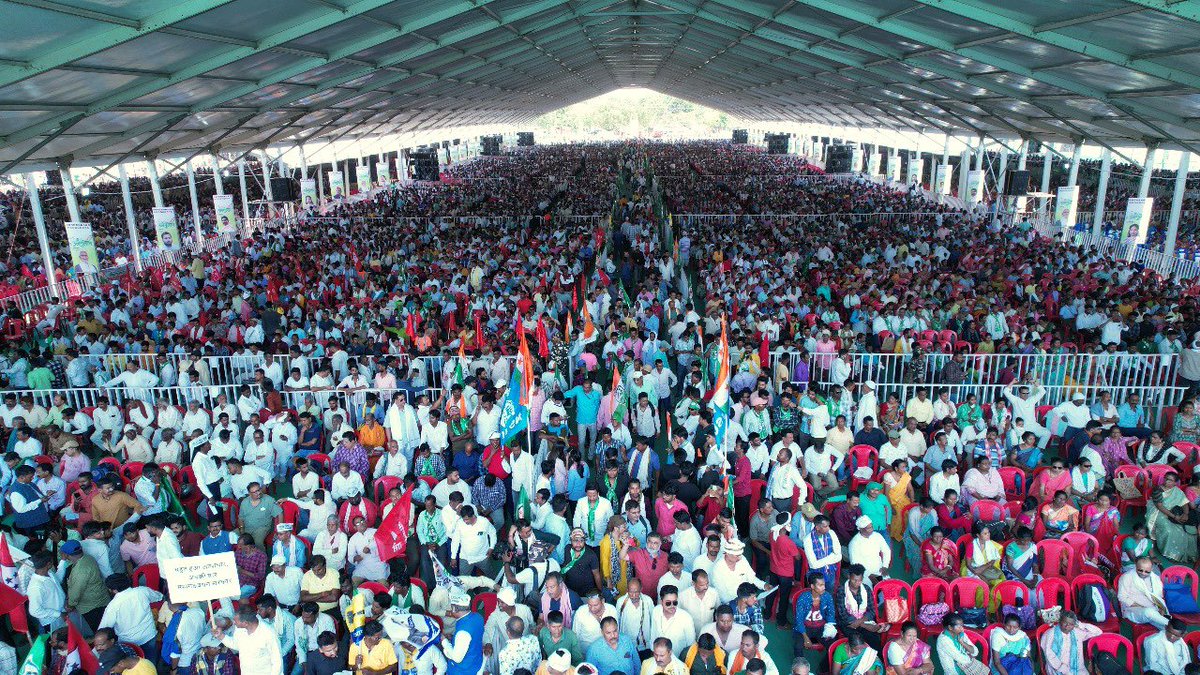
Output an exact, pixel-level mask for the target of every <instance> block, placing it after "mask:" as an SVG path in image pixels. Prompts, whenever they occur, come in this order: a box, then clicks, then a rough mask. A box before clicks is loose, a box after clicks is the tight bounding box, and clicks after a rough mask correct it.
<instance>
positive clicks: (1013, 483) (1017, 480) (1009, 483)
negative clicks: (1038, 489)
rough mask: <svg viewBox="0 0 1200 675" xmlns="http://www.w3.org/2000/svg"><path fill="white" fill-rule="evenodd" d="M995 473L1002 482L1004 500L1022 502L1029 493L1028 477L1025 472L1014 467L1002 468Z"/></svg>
mask: <svg viewBox="0 0 1200 675" xmlns="http://www.w3.org/2000/svg"><path fill="white" fill-rule="evenodd" d="M997 471H998V472H999V473H1000V479H1001V480H1003V481H1004V499H1005V500H1007V501H1010V502H1011V501H1017V502H1020V501H1024V500H1025V496H1026V495H1027V494H1028V493H1029V477H1028V476H1026V475H1025V471H1024V470H1023V469H1021V468H1020V467H1016V466H1002V467H1000V468H999V469H997Z"/></svg>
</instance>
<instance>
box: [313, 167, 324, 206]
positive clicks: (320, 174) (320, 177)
mask: <svg viewBox="0 0 1200 675" xmlns="http://www.w3.org/2000/svg"><path fill="white" fill-rule="evenodd" d="M324 174H325V172H324V171H322V170H321V165H320V164H318V165H317V170H316V171H314V172H313V175H314V176H316V178H317V203H318V204H320V203H321V202H324V201H325V175H324Z"/></svg>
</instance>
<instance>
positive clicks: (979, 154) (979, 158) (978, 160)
mask: <svg viewBox="0 0 1200 675" xmlns="http://www.w3.org/2000/svg"><path fill="white" fill-rule="evenodd" d="M984 145H985V142H984V138H983V136H980V137H979V147H977V148H975V170H976V171H981V170H982V169H983V157H984V152H983V151H984Z"/></svg>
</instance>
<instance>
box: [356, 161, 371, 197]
mask: <svg viewBox="0 0 1200 675" xmlns="http://www.w3.org/2000/svg"><path fill="white" fill-rule="evenodd" d="M354 182H355V183H357V184H358V191H359V192H370V191H371V167H369V166H367V165H366V164H359V165H357V166H355V167H354Z"/></svg>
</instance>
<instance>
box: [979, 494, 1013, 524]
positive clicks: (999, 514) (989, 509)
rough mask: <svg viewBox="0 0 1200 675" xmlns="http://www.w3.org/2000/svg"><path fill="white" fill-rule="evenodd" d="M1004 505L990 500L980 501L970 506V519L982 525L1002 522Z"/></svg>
mask: <svg viewBox="0 0 1200 675" xmlns="http://www.w3.org/2000/svg"><path fill="white" fill-rule="evenodd" d="M1004 514H1005V512H1004V505H1003V504H1001V503H1000V502H996V501H992V500H990V499H980V500H979V501H977V502H974V503H972V504H971V517H972V518H974V519H975V520H976V521H979V522H984V523H996V522H999V521H1001V520H1004Z"/></svg>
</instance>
